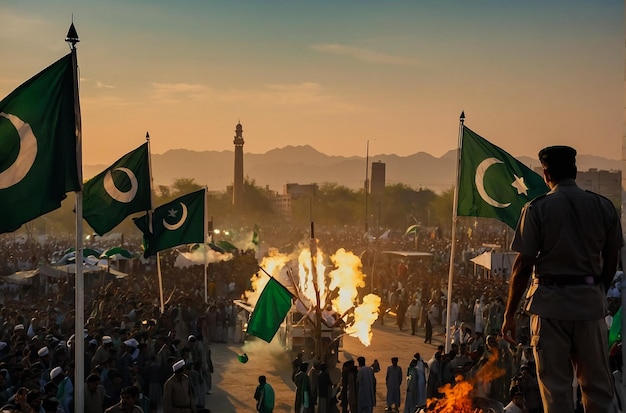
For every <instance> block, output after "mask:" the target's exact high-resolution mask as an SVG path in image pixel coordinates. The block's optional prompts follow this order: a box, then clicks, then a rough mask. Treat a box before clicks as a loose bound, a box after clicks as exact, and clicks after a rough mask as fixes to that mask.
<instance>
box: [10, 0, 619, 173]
mask: <svg viewBox="0 0 626 413" xmlns="http://www.w3.org/2000/svg"><path fill="white" fill-rule="evenodd" d="M72 15H73V18H74V24H75V26H76V29H77V31H78V34H79V37H80V43H79V44H78V62H79V66H80V76H81V83H80V87H81V91H80V94H81V110H82V121H83V159H84V163H85V164H88V165H90V164H108V163H112V162H113V161H115V160H116V159H117V158H119V157H120V156H122V155H123V154H124V153H126V152H128V151H130V150H132V149H134V148H136V147H137V146H139V145H140V144H142V143H143V142H144V137H145V134H146V131H149V132H150V136H151V138H152V141H151V142H152V152H153V153H164V152H165V151H167V150H168V149H175V148H187V149H191V150H197V151H204V150H217V151H221V150H232V149H233V136H234V129H235V125H236V124H237V122H238V121H241V124H242V125H243V129H244V138H245V146H244V151H245V152H248V153H264V152H266V151H268V150H270V149H273V148H276V147H284V146H286V145H311V146H313V147H314V148H316V149H317V150H319V151H321V152H323V153H326V154H329V155H342V156H352V155H356V156H361V157H363V156H365V152H366V145H367V141H368V140H369V141H370V143H369V153H370V155H371V156H375V155H377V154H383V153H386V154H390V153H395V154H398V155H402V156H406V155H410V154H413V153H416V152H428V153H430V154H432V155H434V156H441V155H443V154H444V153H445V152H447V151H448V150H450V149H453V148H455V147H456V146H457V138H458V118H459V114H460V113H461V111H462V110H464V111H465V114H466V116H467V118H466V125H467V126H469V127H470V128H472V129H473V130H474V131H475V132H477V133H479V134H480V135H482V136H483V137H485V138H486V139H488V140H490V141H491V142H493V143H495V144H497V145H499V146H500V147H502V148H503V149H505V150H506V151H508V152H510V153H511V154H513V155H514V156H520V155H529V156H533V157H534V156H536V154H537V152H538V151H539V149H541V148H542V147H544V146H547V145H552V144H568V145H572V146H574V147H576V148H577V149H578V152H579V153H581V154H593V155H599V156H603V157H607V158H611V159H619V158H620V156H621V145H622V144H621V141H622V140H621V137H622V134H623V131H624V40H625V39H624V2H623V1H622V0H601V1H589V0H551V1H549V2H545V1H539V0H530V1H507V0H504V1H503V0H489V1H466V0H465V1H463V0H454V1H453V0H450V1H434V0H426V1H382V0H378V1H373V0H360V1H356V0H345V1H344V0H341V1H286V0H285V1H274V0H263V1H258V0H257V1H211V0H181V1H171V0H132V1H131V0H106V1H104V0H101V1H94V0H55V1H48V0H2V1H0V45H1V49H0V50H1V51H2V54H1V55H2V61H3V65H2V70H1V71H0V98H2V97H4V96H6V95H7V94H9V93H10V92H11V91H12V90H13V89H15V88H16V87H18V86H19V85H20V84H21V83H23V82H24V81H26V80H27V79H28V78H30V77H31V76H33V75H35V74H36V73H37V72H39V71H40V70H42V69H43V68H45V67H46V66H48V65H50V64H51V63H53V62H54V61H56V60H57V59H58V58H60V57H62V56H63V55H64V54H66V53H67V52H68V46H67V44H66V43H65V42H64V39H65V35H66V33H67V30H68V28H69V26H70V23H71V21H72Z"/></svg>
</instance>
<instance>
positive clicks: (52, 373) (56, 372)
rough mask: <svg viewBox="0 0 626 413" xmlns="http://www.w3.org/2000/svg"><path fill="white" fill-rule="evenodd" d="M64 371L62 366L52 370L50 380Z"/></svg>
mask: <svg viewBox="0 0 626 413" xmlns="http://www.w3.org/2000/svg"><path fill="white" fill-rule="evenodd" d="M61 373H63V369H62V368H61V367H58V366H57V367H55V368H53V369H52V370H51V371H50V380H54V378H55V377H57V376H58V375H59V374H61Z"/></svg>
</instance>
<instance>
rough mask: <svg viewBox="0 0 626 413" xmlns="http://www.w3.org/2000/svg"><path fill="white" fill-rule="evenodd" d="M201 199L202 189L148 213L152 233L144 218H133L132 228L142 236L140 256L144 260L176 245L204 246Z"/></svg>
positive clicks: (202, 203) (204, 196)
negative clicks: (195, 243) (141, 252)
mask: <svg viewBox="0 0 626 413" xmlns="http://www.w3.org/2000/svg"><path fill="white" fill-rule="evenodd" d="M205 198H206V195H205V189H204V188H203V189H201V190H199V191H195V192H191V193H189V194H187V195H183V196H181V197H180V198H176V199H175V200H173V201H171V202H170V203H167V204H165V205H161V206H160V207H158V208H157V209H155V210H154V212H153V213H152V229H151V228H150V222H149V218H148V214H146V215H143V216H141V217H139V218H134V219H133V221H134V222H135V225H137V227H138V228H139V229H140V230H141V232H143V242H144V247H145V251H144V254H143V256H144V257H146V258H147V257H149V256H151V255H154V254H156V253H157V252H159V251H162V250H165V249H168V248H172V247H176V246H178V245H183V244H192V243H194V242H204V203H205Z"/></svg>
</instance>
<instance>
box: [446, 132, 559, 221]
mask: <svg viewBox="0 0 626 413" xmlns="http://www.w3.org/2000/svg"><path fill="white" fill-rule="evenodd" d="M459 171H460V172H459V189H458V191H459V198H458V206H457V215H459V216H470V217H486V218H496V219H498V220H500V221H502V222H504V223H505V224H507V225H508V226H509V227H511V228H513V229H515V226H516V225H517V221H518V220H519V217H520V215H521V212H522V208H523V207H524V205H525V204H526V203H527V202H528V201H530V200H532V199H534V198H536V197H538V196H539V195H543V194H545V193H546V192H548V186H547V185H546V183H545V182H544V180H543V177H542V176H540V175H539V174H537V173H535V172H534V171H532V170H531V169H530V168H528V167H527V166H526V165H524V164H523V163H521V162H520V161H518V160H517V159H515V158H514V157H512V156H511V155H509V154H508V153H507V152H505V151H504V150H502V149H500V148H499V147H497V146H495V145H493V144H492V143H490V142H488V141H487V140H486V139H484V138H482V137H480V136H479V135H478V134H476V133H474V132H473V131H472V130H470V129H469V128H468V127H466V126H463V141H462V143H461V161H460V165H459Z"/></svg>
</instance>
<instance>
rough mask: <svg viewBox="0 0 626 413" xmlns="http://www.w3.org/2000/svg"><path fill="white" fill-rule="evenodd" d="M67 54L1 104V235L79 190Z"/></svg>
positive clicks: (74, 120) (74, 125) (74, 113)
mask: <svg viewBox="0 0 626 413" xmlns="http://www.w3.org/2000/svg"><path fill="white" fill-rule="evenodd" d="M76 112H77V108H75V105H74V75H73V64H72V55H71V54H68V55H66V56H65V57H62V58H61V59H59V60H58V61H57V62H55V63H53V64H52V65H50V66H48V67H47V68H46V69H44V70H43V71H41V72H39V74H37V75H35V76H34V77H32V78H31V79H29V80H28V81H26V82H25V83H23V84H22V85H21V86H19V87H18V88H17V89H15V90H14V91H13V92H11V93H10V94H9V95H8V96H7V97H5V98H4V99H3V100H2V101H0V171H1V172H0V205H2V219H0V233H5V232H11V231H15V230H16V229H18V228H19V227H20V226H22V224H25V223H26V222H28V221H30V220H33V219H35V218H37V217H39V216H41V215H44V214H46V213H48V212H50V211H53V210H55V209H57V208H59V207H60V206H61V201H62V200H63V199H65V197H66V195H65V194H66V193H67V192H72V191H79V190H80V188H81V182H79V177H78V163H77V157H76V152H77V148H76V145H77V132H76V131H77V129H76V119H77V115H76Z"/></svg>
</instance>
